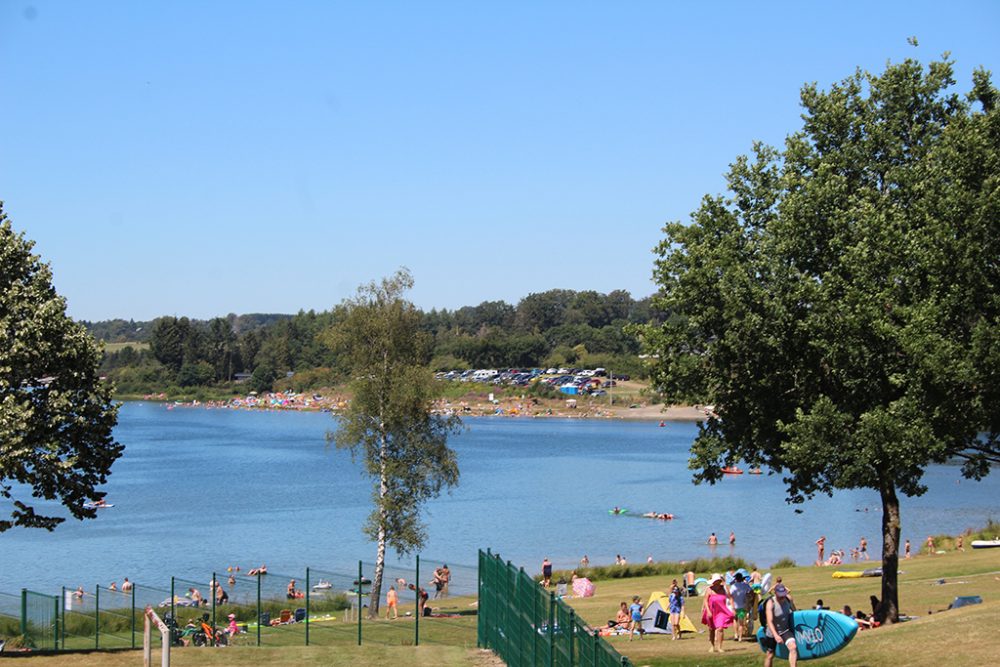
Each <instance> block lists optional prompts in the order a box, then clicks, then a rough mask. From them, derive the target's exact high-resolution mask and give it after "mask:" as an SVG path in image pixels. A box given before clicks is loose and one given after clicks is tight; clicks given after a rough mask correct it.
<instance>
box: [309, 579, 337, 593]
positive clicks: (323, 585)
mask: <svg viewBox="0 0 1000 667" xmlns="http://www.w3.org/2000/svg"><path fill="white" fill-rule="evenodd" d="M331 588H333V584H331V583H330V582H329V581H327V580H326V579H320V580H319V583H318V584H313V590H314V591H328V590H330V589H331Z"/></svg>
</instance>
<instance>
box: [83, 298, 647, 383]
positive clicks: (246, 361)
mask: <svg viewBox="0 0 1000 667" xmlns="http://www.w3.org/2000/svg"><path fill="white" fill-rule="evenodd" d="M421 316H422V320H423V330H424V331H425V332H426V333H427V334H428V336H427V346H426V362H427V364H428V367H429V368H430V369H431V370H434V371H440V370H463V369H469V368H498V369H501V368H502V369H507V368H537V367H561V366H578V367H589V368H593V367H599V366H603V367H606V368H614V369H616V371H620V372H623V373H629V374H631V375H633V376H637V377H643V376H645V372H644V366H643V364H641V363H640V360H639V341H638V340H637V339H636V338H635V337H634V336H632V335H630V334H629V333H627V332H626V326H627V325H629V324H650V323H658V322H662V321H663V320H664V318H665V314H664V313H661V312H658V311H656V310H655V309H654V308H653V306H652V305H651V299H650V297H645V298H642V299H633V298H632V296H631V295H630V294H629V293H628V292H627V291H625V290H615V291H612V292H610V293H608V294H602V293H599V292H595V291H579V292H578V291H574V290H567V289H553V290H549V291H546V292H539V293H535V294H530V295H528V296H526V297H524V298H523V299H521V300H520V301H519V302H518V303H517V305H512V304H509V303H507V302H505V301H484V302H483V303H480V304H479V305H478V306H465V307H462V308H458V309H457V310H447V309H443V310H437V309H432V310H430V311H423V312H421ZM341 317H342V312H341V307H340V306H337V307H335V308H333V309H332V310H329V311H323V312H318V313H317V312H315V311H312V310H310V311H300V312H299V313H297V314H295V315H281V314H250V315H235V314H230V315H227V316H225V317H216V318H213V319H210V320H195V319H189V318H187V317H172V316H171V317H159V318H157V319H154V320H152V321H149V322H136V321H133V320H121V319H116V320H105V321H101V322H83V324H84V325H85V326H86V327H87V328H88V329H89V330H90V331H91V333H92V334H93V335H94V337H95V338H97V339H98V340H102V341H105V342H106V343H115V344H119V345H111V346H109V347H108V349H107V350H106V351H105V355H104V359H103V362H102V369H101V370H102V373H104V374H105V375H106V376H108V377H109V378H110V379H112V380H114V382H115V385H116V388H117V391H118V392H119V393H120V394H125V395H134V394H148V393H160V392H165V393H167V394H170V395H176V394H180V393H185V392H190V391H191V390H192V389H197V388H212V387H214V388H218V389H224V388H227V387H229V388H234V389H235V388H236V387H235V383H236V382H237V381H240V384H239V389H240V390H241V391H243V390H252V391H270V390H272V389H282V390H293V391H308V390H312V389H317V388H321V387H332V386H337V385H339V384H341V383H343V382H344V381H345V379H346V377H345V373H346V364H345V363H344V360H342V359H339V358H338V355H337V353H336V352H335V351H334V349H333V347H332V346H331V345H330V344H329V343H328V335H329V332H330V330H331V328H332V327H333V326H334V325H335V324H336V323H337V322H338V321H339V318H341ZM124 343H135V345H121V344H124Z"/></svg>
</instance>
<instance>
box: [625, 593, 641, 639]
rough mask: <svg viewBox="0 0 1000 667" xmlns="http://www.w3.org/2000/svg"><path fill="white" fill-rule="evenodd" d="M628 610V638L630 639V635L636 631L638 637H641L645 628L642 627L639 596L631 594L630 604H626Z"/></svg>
mask: <svg viewBox="0 0 1000 667" xmlns="http://www.w3.org/2000/svg"><path fill="white" fill-rule="evenodd" d="M628 611H629V621H630V622H629V626H628V640H629V641H632V636H633V635H634V634H635V633H636V632H638V633H639V639H640V640H641V639H642V635H643V634H644V633H645V630H643V629H642V603H641V602H639V596H638V595H633V596H632V604H630V605H629V606H628Z"/></svg>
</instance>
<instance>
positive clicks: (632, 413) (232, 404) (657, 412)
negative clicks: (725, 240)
mask: <svg viewBox="0 0 1000 667" xmlns="http://www.w3.org/2000/svg"><path fill="white" fill-rule="evenodd" d="M117 400H121V401H134V402H147V403H163V404H164V405H165V406H167V409H171V410H172V409H175V408H202V409H217V410H270V411H296V412H331V413H334V414H336V413H337V412H338V411H339V410H341V409H343V408H344V407H346V401H347V400H348V399H346V398H344V397H342V396H323V395H321V394H308V395H307V394H296V393H294V392H272V393H268V394H264V395H260V396H255V395H247V396H242V397H234V398H232V399H229V400H207V401H199V400H191V401H181V400H172V399H170V398H168V397H167V396H166V395H165V394H145V395H135V394H127V395H123V396H120V397H118V399H117ZM435 411H436V412H438V413H441V414H445V413H446V414H456V415H458V416H460V417H507V418H519V419H529V418H530V419H536V418H550V417H551V418H556V419H621V420H628V421H651V422H655V421H663V422H668V421H669V422H700V421H705V419H706V418H707V417H706V413H705V411H704V410H703V409H702V408H700V407H698V406H690V405H671V406H663V405H639V406H638V407H628V406H618V405H615V406H610V407H608V406H603V405H601V406H597V405H593V404H589V405H586V404H585V405H578V406H577V407H570V406H569V405H568V404H567V403H566V401H560V400H558V399H548V400H545V401H540V402H538V403H537V404H534V403H529V402H528V401H523V400H516V399H509V398H508V399H503V400H502V401H494V402H490V401H488V400H477V401H470V400H463V401H444V400H441V401H439V402H438V404H437V407H436V408H435Z"/></svg>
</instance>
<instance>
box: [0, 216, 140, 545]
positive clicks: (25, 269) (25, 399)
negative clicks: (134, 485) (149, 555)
mask: <svg viewBox="0 0 1000 667" xmlns="http://www.w3.org/2000/svg"><path fill="white" fill-rule="evenodd" d="M33 245H34V244H33V243H32V242H30V241H27V240H26V239H25V238H24V234H23V233H22V234H18V233H15V232H14V230H13V229H12V227H11V224H10V221H9V220H7V216H6V215H5V214H4V212H3V204H2V203H0V517H2V518H0V532H3V531H5V530H8V529H10V528H13V527H14V526H24V527H28V528H45V529H47V530H52V529H53V528H55V527H56V526H57V525H59V524H60V523H62V522H63V521H65V520H66V517H65V516H59V515H55V514H54V513H52V512H51V511H49V510H46V511H45V514H41V513H39V512H38V511H37V510H36V508H35V507H34V506H33V505H32V504H31V502H32V499H33V498H41V499H44V500H57V501H59V502H60V503H61V504H62V505H63V506H64V507H65V509H66V510H67V511H68V513H69V515H70V516H72V517H74V518H76V519H84V518H93V517H94V515H95V512H94V510H92V509H86V508H85V507H84V506H83V505H84V502H85V501H88V500H96V499H98V498H100V497H102V496H103V494H102V493H101V492H99V491H98V490H97V487H98V485H100V484H103V483H104V482H105V481H106V480H107V476H108V474H110V472H111V464H112V463H114V461H115V460H116V459H117V458H118V457H119V456H120V455H121V452H122V446H121V445H120V444H118V443H116V442H115V440H114V438H113V436H112V433H111V430H112V428H113V427H114V425H115V423H116V421H117V406H115V405H114V404H113V403H112V400H111V387H110V386H109V385H108V384H107V383H105V382H103V381H102V380H101V379H100V377H99V376H98V372H97V368H98V365H99V363H100V359H101V353H100V350H99V349H98V347H97V344H96V343H95V342H94V339H93V337H92V336H91V335H90V334H89V333H87V330H86V328H85V327H84V326H83V325H82V324H78V323H76V322H74V321H73V320H71V319H70V318H69V317H67V316H66V302H65V301H64V300H63V298H62V297H60V296H59V295H58V294H56V291H55V289H54V288H53V287H52V272H51V271H50V269H49V267H48V265H46V264H43V263H42V262H41V261H40V260H39V258H38V257H37V256H36V255H33V254H31V250H32V247H33Z"/></svg>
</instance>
